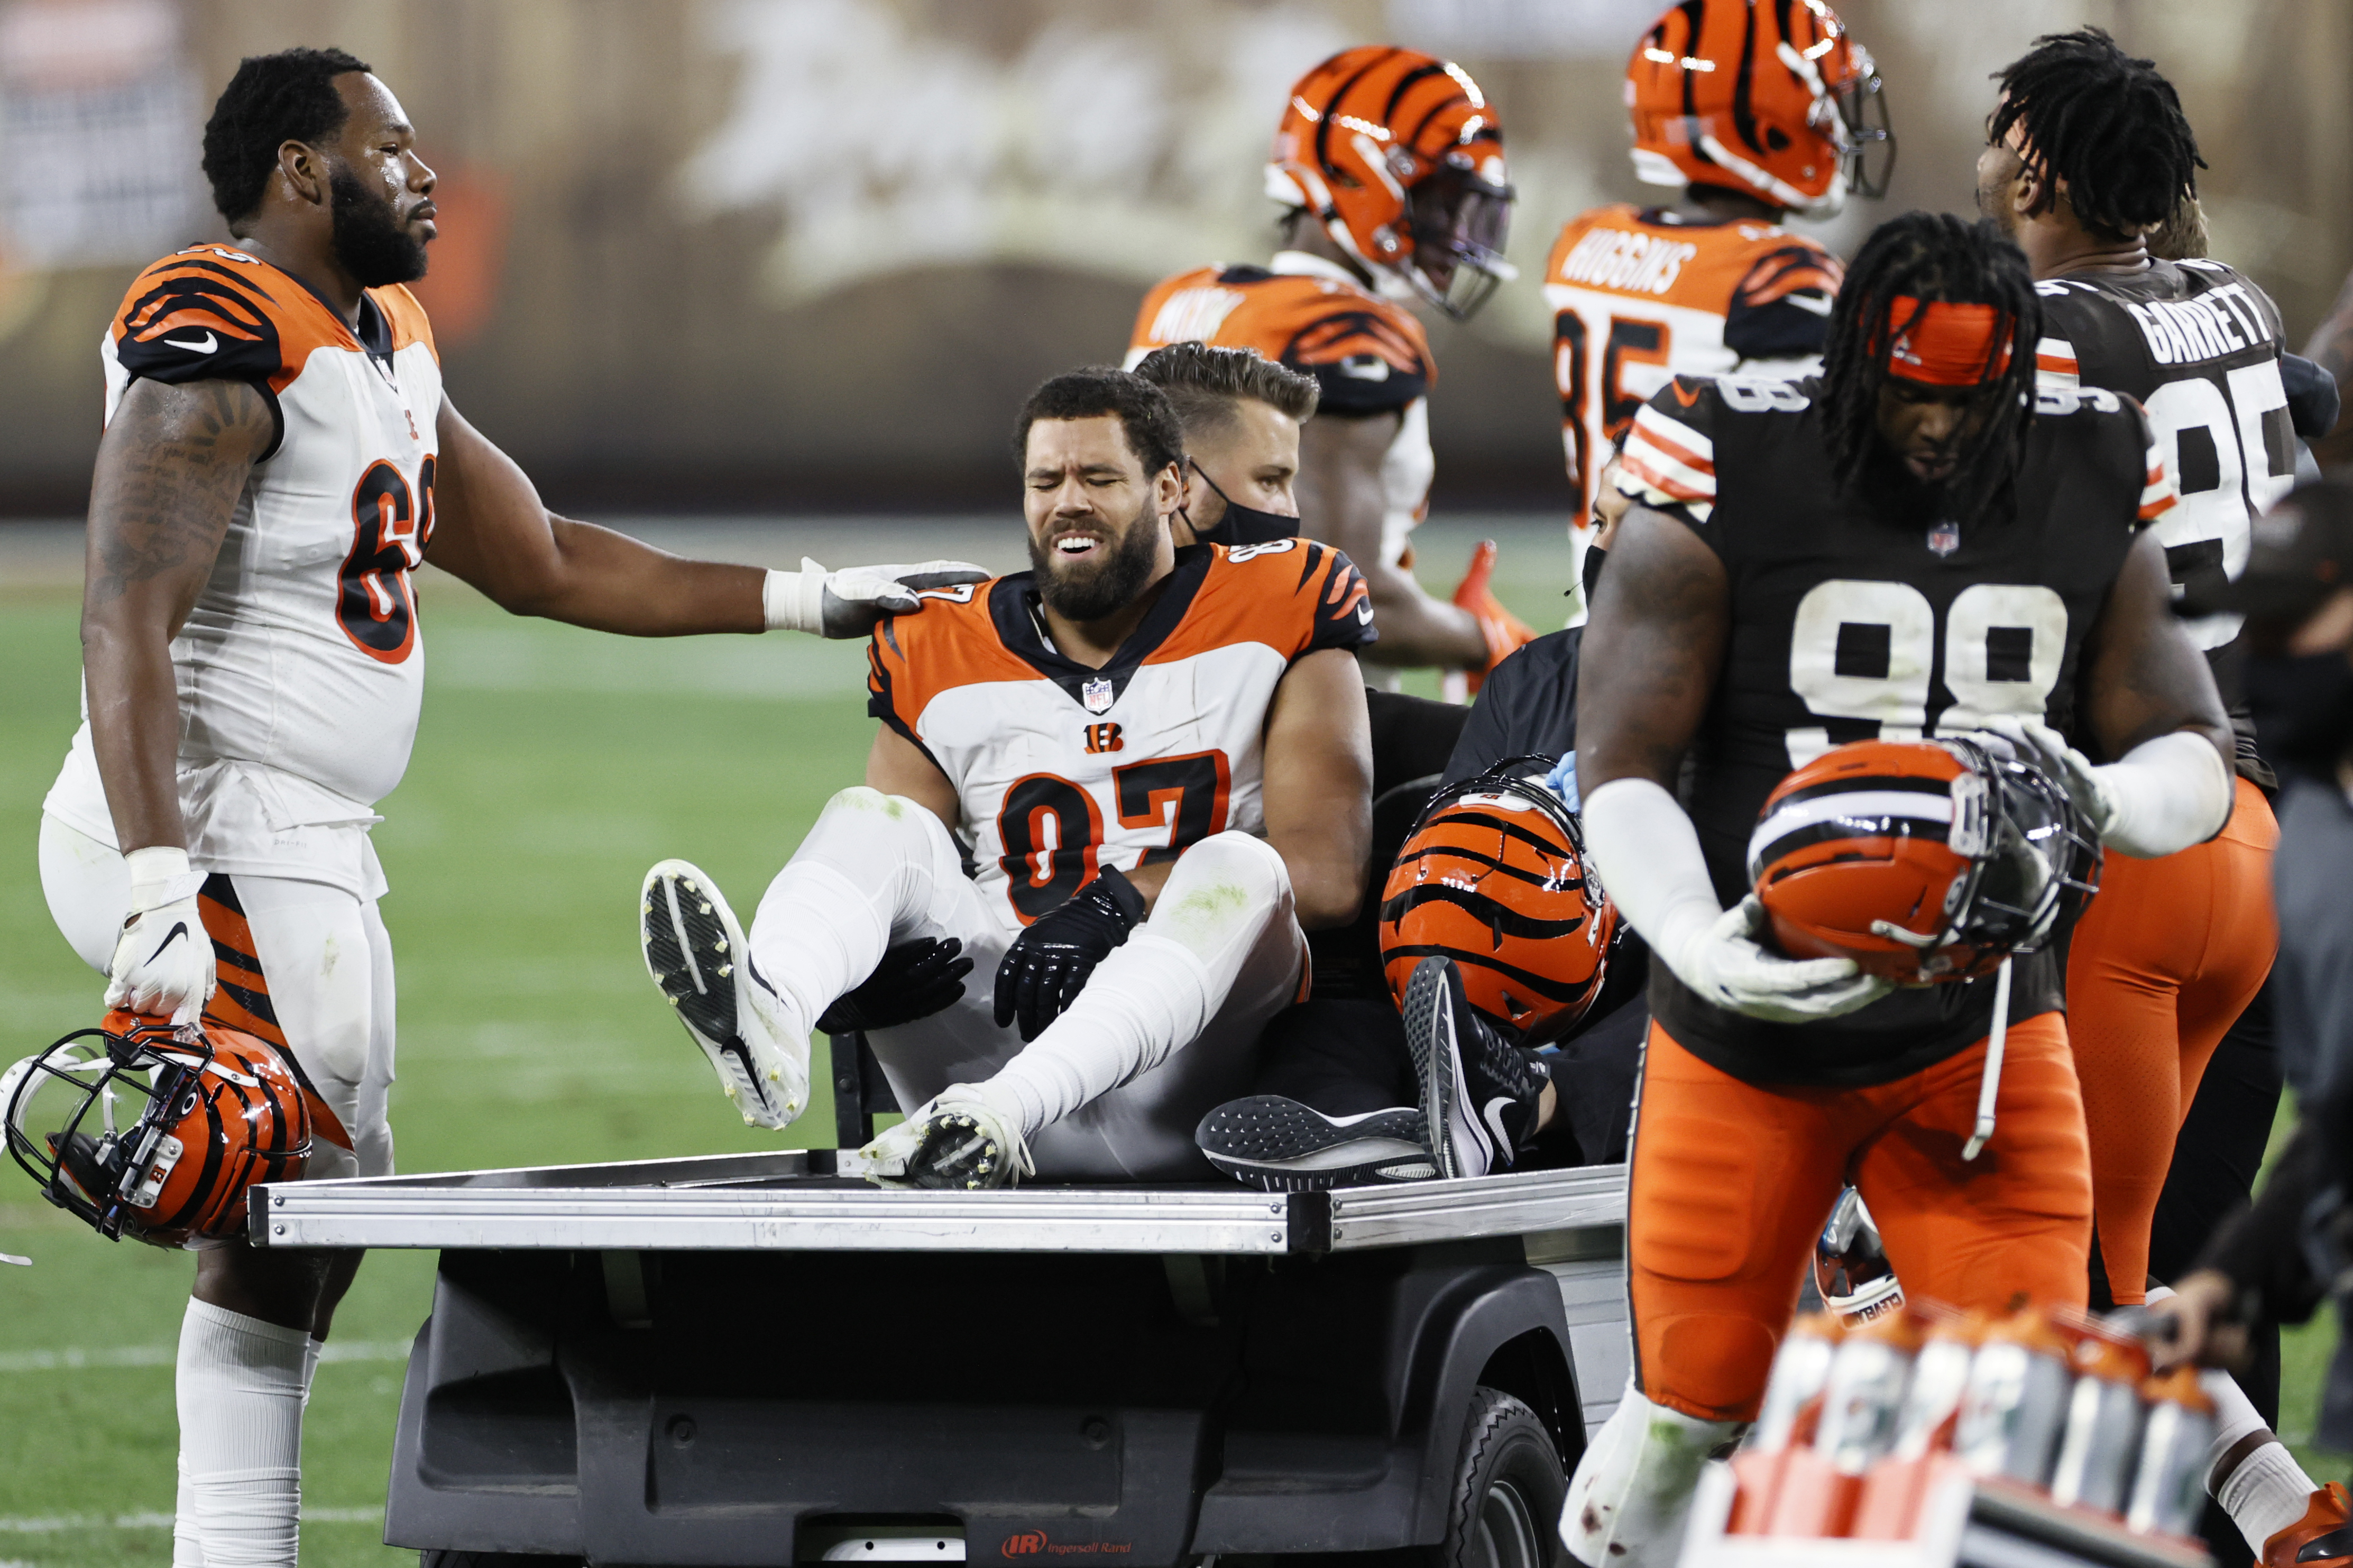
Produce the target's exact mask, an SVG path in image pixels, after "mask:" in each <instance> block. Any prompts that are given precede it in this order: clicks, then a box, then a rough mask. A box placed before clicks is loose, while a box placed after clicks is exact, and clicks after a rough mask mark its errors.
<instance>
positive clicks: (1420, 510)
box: [1125, 250, 1438, 562]
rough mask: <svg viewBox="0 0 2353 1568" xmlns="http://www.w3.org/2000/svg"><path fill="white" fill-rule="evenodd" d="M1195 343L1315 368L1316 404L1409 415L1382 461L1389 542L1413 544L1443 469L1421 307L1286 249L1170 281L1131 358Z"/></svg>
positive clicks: (1148, 306)
mask: <svg viewBox="0 0 2353 1568" xmlns="http://www.w3.org/2000/svg"><path fill="white" fill-rule="evenodd" d="M1187 342H1198V343H1208V344H1209V345H1211V346H1212V347H1215V348H1228V349H1253V350H1255V351H1257V353H1259V354H1260V356H1261V357H1262V358H1265V359H1271V360H1274V361H1277V362H1278V363H1282V364H1287V365H1289V366H1290V367H1291V368H1292V369H1293V370H1297V371H1303V372H1304V373H1305V374H1309V375H1312V376H1314V378H1315V381H1316V384H1317V386H1318V387H1319V389H1320V394H1319V396H1318V398H1317V402H1316V411H1317V412H1318V413H1322V414H1335V415H1338V416H1342V417H1344V418H1345V417H1351V416H1367V415H1376V414H1396V415H1398V416H1399V418H1398V433H1397V436H1396V438H1395V439H1393V440H1392V441H1391V442H1390V443H1389V447H1388V452H1387V453H1385V454H1384V455H1383V457H1382V459H1381V499H1382V529H1381V546H1382V552H1383V554H1384V555H1385V556H1386V557H1387V558H1388V560H1389V561H1391V562H1395V561H1397V560H1398V558H1400V557H1401V556H1402V555H1403V554H1404V552H1405V544H1406V536H1407V535H1408V534H1409V533H1410V532H1412V531H1413V528H1414V526H1415V524H1417V523H1419V521H1421V519H1422V517H1423V515H1424V514H1425V513H1426V512H1427V511H1428V510H1429V506H1430V479H1431V477H1432V475H1433V474H1435V472H1436V471H1437V463H1436V460H1435V459H1434V458H1432V457H1431V455H1430V414H1429V402H1428V399H1429V395H1430V388H1431V387H1432V386H1433V385H1435V384H1437V381H1438V363H1437V361H1435V360H1434V359H1432V358H1431V357H1430V338H1429V336H1428V334H1427V333H1425V332H1424V331H1422V328H1421V322H1420V321H1418V320H1416V319H1415V317H1414V314H1413V312H1412V311H1411V310H1407V309H1406V308H1405V307H1404V306H1403V305H1400V304H1398V303H1397V302H1396V301H1395V300H1385V299H1383V298H1381V296H1379V295H1378V294H1376V293H1374V292H1373V291H1372V290H1371V289H1366V288H1365V287H1364V286H1363V285H1361V284H1359V283H1358V282H1357V281H1356V279H1353V278H1351V277H1350V276H1349V275H1348V273H1347V271H1346V269H1345V268H1341V267H1338V266H1336V265H1335V264H1334V263H1332V262H1329V261H1325V260H1324V259H1323V258H1320V257H1314V256H1310V255H1308V254H1306V253H1305V252H1304V251H1298V250H1285V251H1281V252H1278V253H1277V254H1276V256H1275V258H1274V260H1273V263H1272V265H1271V266H1268V267H1225V266H1219V267H1202V268H1196V269H1195V270H1193V271H1191V272H1179V273H1178V274H1176V276H1175V277H1174V278H1169V279H1163V280H1162V281H1161V282H1160V283H1159V284H1158V285H1157V286H1155V288H1154V289H1153V290H1152V292H1150V293H1149V294H1146V295H1145V297H1144V306H1143V308H1142V309H1141V310H1138V311H1137V312H1136V315H1135V330H1134V332H1133V333H1132V334H1131V335H1130V337H1129V340H1128V348H1127V358H1126V361H1125V363H1126V365H1127V367H1128V368H1129V369H1130V370H1133V369H1134V368H1135V365H1136V362H1137V361H1139V360H1141V359H1143V358H1144V356H1145V354H1148V353H1151V352H1152V351H1153V350H1154V349H1156V348H1165V347H1166V346H1167V345H1168V344H1170V343H1187Z"/></svg>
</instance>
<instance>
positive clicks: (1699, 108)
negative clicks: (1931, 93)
mask: <svg viewBox="0 0 2353 1568" xmlns="http://www.w3.org/2000/svg"><path fill="white" fill-rule="evenodd" d="M1626 107H1627V108H1628V109H1629V110H1631V111H1632V112H1633V117H1634V172H1635V174H1637V175H1639V176H1640V177H1641V179H1642V180H1644V181H1646V182H1647V183H1649V184H1654V185H1678V186H1680V185H1687V184H1695V185H1718V186H1725V187H1729V188H1731V189H1733V190H1737V191H1744V192H1750V193H1754V194H1755V195H1757V196H1759V197H1762V198H1763V199H1764V200H1766V201H1767V202H1770V203H1772V204H1773V205H1775V206H1779V207H1789V208H1793V209H1795V210H1796V211H1798V212H1800V213H1803V214H1804V215H1805V216H1808V217H1828V216H1831V214H1832V213H1835V212H1837V211H1838V210H1839V207H1840V206H1841V205H1842V204H1843V203H1844V202H1845V200H1846V195H1847V192H1848V191H1849V190H1852V191H1853V192H1855V194H1857V195H1865V196H1883V195H1886V194H1887V177H1888V175H1889V174H1890V173H1892V172H1893V170H1894V166H1895V137H1894V133H1893V132H1890V131H1889V130H1888V126H1887V100H1885V99H1884V98H1883V97H1882V96H1881V88H1880V80H1879V68H1877V67H1876V66H1874V65H1873V64H1872V60H1871V56H1870V54H1869V53H1868V52H1867V51H1866V50H1865V49H1864V48H1863V47H1862V45H1860V44H1858V43H1856V42H1855V41H1854V40H1853V38H1852V37H1851V36H1849V34H1848V32H1847V30H1846V25H1845V24H1844V23H1842V22H1841V21H1840V20H1839V18H1838V13H1836V12H1835V11H1832V10H1831V8H1830V7H1829V6H1828V5H1823V4H1822V0H1683V3H1682V4H1681V5H1675V6H1673V7H1672V9H1670V10H1669V11H1668V12H1667V13H1666V14H1665V15H1664V16H1661V17H1660V18H1659V19H1658V21H1657V22H1655V23H1653V24H1652V25H1651V30H1650V31H1649V32H1647V33H1645V34H1643V35H1642V37H1641V41H1640V42H1639V43H1637V44H1636V45H1635V46H1634V57H1633V58H1632V59H1630V61H1628V62H1627V65H1626Z"/></svg>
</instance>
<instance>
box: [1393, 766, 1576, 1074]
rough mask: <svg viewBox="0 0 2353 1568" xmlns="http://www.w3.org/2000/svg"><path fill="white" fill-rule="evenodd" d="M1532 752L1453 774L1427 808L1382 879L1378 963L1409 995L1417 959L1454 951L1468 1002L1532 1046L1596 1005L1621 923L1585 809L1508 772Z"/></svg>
mask: <svg viewBox="0 0 2353 1568" xmlns="http://www.w3.org/2000/svg"><path fill="white" fill-rule="evenodd" d="M1527 760H1528V759H1525V758H1514V760H1513V761H1511V762H1507V763H1498V764H1497V765H1496V766H1495V767H1493V768H1490V769H1489V770H1487V772H1485V773H1481V774H1480V775H1479V776H1478V777H1476V778H1472V779H1465V780H1464V781H1462V782H1461V784H1452V785H1450V786H1449V787H1447V788H1445V789H1442V790H1440V791H1439V792H1438V794H1437V795H1435V796H1433V797H1432V798H1431V800H1430V805H1427V806H1425V807H1424V808H1423V809H1422V813H1421V816H1420V818H1419V820H1418V821H1416V822H1415V823H1414V826H1413V831H1412V832H1411V833H1410V834H1409V835H1407V837H1406V841H1405V846H1404V847H1403V848H1402V849H1400V850H1399V851H1398V858H1397V864H1396V866H1395V867H1393V868H1391V869H1390V871H1389V876H1388V883H1387V884H1386V885H1385V886H1383V888H1382V889H1381V925H1380V931H1381V969H1382V972H1383V973H1384V974H1386V975H1387V977H1388V983H1389V990H1390V991H1391V992H1392V993H1393V994H1396V996H1397V998H1398V1005H1399V1006H1402V1005H1404V1002H1405V990H1406V986H1407V984H1408V983H1409V982H1410V981H1411V980H1412V978H1413V970H1414V966H1415V965H1416V964H1418V963H1420V962H1421V961H1422V960H1423V959H1425V958H1428V957H1430V956H1431V955H1432V954H1437V955H1440V956H1442V957H1446V958H1451V959H1452V960H1453V961H1454V964H1455V967H1456V968H1457V969H1458V970H1460V971H1461V975H1462V986H1463V990H1464V992H1465V993H1466V994H1468V995H1469V997H1470V1000H1471V1005H1472V1006H1474V1007H1476V1008H1477V1009H1478V1010H1479V1011H1480V1012H1481V1013H1482V1014H1484V1015H1485V1016H1486V1017H1487V1018H1488V1020H1489V1021H1490V1022H1492V1023H1494V1024H1498V1025H1501V1026H1503V1027H1504V1028H1505V1029H1507V1030H1508V1031H1510V1033H1511V1035H1512V1037H1514V1038H1516V1039H1517V1040H1518V1041H1520V1043H1522V1044H1524V1045H1531V1046H1535V1045H1543V1044H1545V1043H1546V1042H1547V1041H1550V1040H1556V1039H1559V1038H1562V1037H1565V1036H1566V1035H1567V1034H1568V1032H1569V1031H1570V1030H1572V1029H1574V1028H1575V1027H1576V1026H1577V1025H1578V1024H1579V1023H1581V1022H1583V1021H1584V1018H1585V1016H1586V1014H1587V1013H1588V1012H1589V1011H1591V1010H1592V1007H1593V1002H1594V998H1595V997H1597V996H1599V995H1600V994H1601V985H1602V982H1603V981H1604V980H1606V979H1607V978H1608V976H1609V959H1610V955H1611V952H1612V950H1613V949H1614V948H1615V947H1616V945H1617V942H1618V934H1619V925H1618V910H1617V907H1616V906H1615V905H1613V904H1611V903H1610V902H1609V900H1608V899H1607V898H1606V897H1605V896H1603V894H1602V891H1601V885H1600V883H1599V882H1598V881H1595V880H1594V879H1593V878H1592V876H1591V874H1590V872H1589V871H1588V869H1587V868H1586V864H1585V835H1584V831H1583V829H1582V828H1580V827H1579V826H1578V825H1577V818H1576V817H1575V816H1572V815H1570V813H1569V811H1568V808H1567V807H1566V806H1564V805H1561V803H1560V801H1559V800H1558V799H1557V798H1556V797H1555V796H1554V795H1553V794H1552V792H1551V791H1549V790H1547V789H1546V788H1545V787H1544V786H1543V785H1542V784H1539V783H1537V782H1535V781H1534V780H1532V779H1525V778H1519V777H1515V776H1514V775H1512V774H1511V773H1507V772H1505V771H1504V770H1506V769H1510V768H1514V767H1517V766H1518V765H1519V764H1520V763H1523V762H1525V761H1527ZM1546 761H1549V759H1546Z"/></svg>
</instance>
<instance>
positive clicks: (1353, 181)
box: [1126, 45, 1534, 673]
mask: <svg viewBox="0 0 2353 1568" xmlns="http://www.w3.org/2000/svg"><path fill="white" fill-rule="evenodd" d="M1266 190H1267V195H1269V196H1271V197H1272V198H1273V199H1274V200H1275V201H1278V202H1280V203H1282V205H1283V206H1284V207H1285V208H1286V209H1288V212H1287V216H1285V218H1284V220H1283V222H1284V233H1285V240H1284V245H1283V248H1282V249H1281V250H1279V251H1277V252H1276V253H1275V255H1274V258H1273V259H1272V260H1271V262H1270V263H1269V264H1268V265H1267V266H1264V267H1255V266H1249V267H1237V266H1216V267H1203V268H1195V269H1194V270H1192V271H1189V272H1180V273H1178V274H1176V276H1175V277H1173V278H1169V279H1165V280H1164V281H1162V282H1161V283H1159V284H1158V285H1156V286H1155V288H1154V289H1152V291H1151V292H1150V293H1148V294H1146V295H1145V297H1144V304H1143V307H1142V309H1141V310H1138V311H1137V312H1136V317H1135V330H1134V333H1133V335H1132V337H1131V339H1130V341H1129V343H1128V351H1127V360H1126V364H1127V366H1128V368H1129V369H1131V370H1132V369H1134V367H1135V365H1136V363H1137V362H1138V361H1140V360H1142V359H1143V358H1144V356H1145V354H1148V353H1151V352H1152V351H1153V350H1155V349H1156V348H1161V347H1164V346H1166V345H1167V344H1169V343H1177V342H1194V341H1198V342H1206V343H1209V344H1212V345H1214V346H1219V347H1224V348H1245V349H1255V350H1257V351H1258V352H1259V353H1261V354H1262V355H1264V356H1265V357H1266V358H1268V359H1271V360H1274V361H1277V362H1279V363H1282V364H1287V365H1290V366H1291V367H1293V369H1295V370H1301V371H1304V372H1306V373H1307V374H1311V375H1313V376H1314V377H1315V379H1316V381H1317V382H1318V383H1319V384H1321V386H1322V389H1323V395H1322V399H1321V401H1320V403H1319V405H1318V406H1317V409H1316V413H1317V417H1316V418H1315V419H1314V420H1312V421H1310V422H1309V423H1308V425H1307V426H1306V428H1305V429H1304V430H1303V432H1302V435H1301V440H1300V472H1299V481H1298V488H1299V510H1300V515H1301V517H1302V518H1303V519H1304V526H1305V529H1306V531H1307V532H1308V533H1310V534H1312V535H1314V537H1316V538H1319V539H1323V540H1325V541H1328V542H1330V543H1332V544H1334V545H1335V546H1337V547H1338V548H1339V549H1340V550H1341V551H1342V552H1345V554H1346V555H1347V556H1348V557H1349V558H1350V559H1351V560H1353V561H1355V562H1356V563H1358V564H1359V566H1360V567H1361V568H1362V570H1363V572H1364V574H1365V581H1366V584H1367V585H1368V586H1369V587H1370V588H1371V590H1372V595H1373V601H1372V602H1373V616H1374V624H1375V626H1377V627H1378V629H1379V631H1380V642H1379V644H1378V646H1377V647H1375V648H1374V649H1372V650H1370V651H1368V652H1367V654H1366V658H1367V659H1368V660H1370V661H1372V662H1375V663H1378V664H1386V665H1398V666H1409V667H1410V666H1427V665H1437V666H1439V667H1440V668H1446V669H1463V670H1470V671H1472V672H1474V673H1475V672H1483V671H1485V670H1486V669H1488V668H1491V667H1492V666H1493V664H1494V663H1495V661H1496V660H1498V659H1500V658H1503V657H1504V655H1505V654H1507V653H1509V652H1511V651H1512V649H1514V648H1515V647H1519V646H1520V644H1521V643H1523V642H1525V641H1526V640H1527V639H1528V638H1529V637H1531V636H1533V635H1534V634H1533V633H1532V632H1530V631H1529V629H1528V628H1527V627H1526V626H1524V625H1522V624H1521V623H1520V622H1519V621H1518V620H1516V619H1515V618H1514V617H1513V616H1512V615H1511V613H1510V612H1509V611H1507V610H1505V609H1504V607H1503V605H1501V604H1500V603H1498V602H1497V601H1496V599H1495V597H1494V595H1493V594H1492V593H1490V592H1489V591H1488V588H1487V576H1488V571H1489V569H1490V568H1491V567H1492V565H1493V551H1492V549H1489V548H1487V547H1483V546H1482V550H1481V552H1480V554H1479V555H1478V556H1477V557H1475V558H1474V560H1473V563H1472V569H1471V572H1470V573H1469V574H1467V575H1466V576H1465V577H1464V579H1463V582H1462V585H1461V588H1459V589H1457V590H1456V592H1455V595H1454V603H1452V604H1451V605H1450V604H1445V603H1442V602H1440V600H1437V599H1434V598H1432V597H1430V595H1428V594H1426V593H1424V592H1423V591H1422V588H1421V585H1420V584H1419V583H1417V582H1415V581H1414V578H1413V574H1412V571H1411V569H1410V568H1411V563H1412V552H1411V549H1410V548H1409V538H1408V536H1409V534H1411V532H1412V531H1413V529H1414V527H1415V525H1416V524H1418V523H1419V522H1420V521H1421V520H1422V517H1423V516H1424V514H1425V513H1426V512H1427V511H1428V510H1429V503H1430V476H1431V474H1432V473H1433V472H1434V471H1435V468H1436V459H1435V458H1432V456H1431V455H1430V412H1429V402H1430V388H1431V387H1432V386H1434V385H1435V384H1437V381H1438V366H1437V363H1436V362H1435V361H1434V360H1433V359H1432V358H1431V357H1430V340H1429V338H1428V337H1427V335H1426V334H1425V333H1424V332H1423V331H1422V328H1421V323H1420V322H1419V321H1416V320H1415V319H1414V316H1413V312H1412V311H1411V310H1408V309H1407V308H1406V303H1407V302H1408V301H1410V300H1421V301H1423V302H1424V303H1427V304H1430V305H1432V306H1434V307H1436V308H1437V309H1439V310H1443V311H1444V312H1445V313H1446V314H1447V315H1449V316H1451V317H1452V318H1453V319H1454V320H1456V321H1466V320H1468V319H1469V318H1470V317H1471V315H1472V313H1473V312H1475V311H1476V310H1478V309H1479V307H1480V306H1481V305H1482V304H1484V303H1485V302H1486V300H1487V297H1488V295H1489V294H1491V293H1492V292H1493V290H1494V289H1495V287H1496V286H1497V285H1498V284H1499V283H1501V282H1503V281H1504V280H1505V279H1510V278H1511V277H1513V276H1514V272H1513V268H1511V266H1510V264H1509V263H1507V262H1505V261H1504V236H1505V234H1506V233H1507V231H1508V229H1509V226H1510V222H1511V204H1512V187H1511V184H1510V182H1509V181H1508V179H1507V178H1506V176H1505V173H1504V132H1503V126H1502V124H1501V122H1500V121H1498V120H1497V118H1496V114H1495V109H1494V106H1493V104H1491V103H1490V102H1488V100H1487V98H1486V95H1485V94H1484V93H1482V92H1481V91H1480V89H1479V84H1478V83H1477V82H1475V81H1472V79H1471V76H1470V73H1469V72H1467V71H1465V70H1464V69H1463V68H1461V67H1460V66H1458V65H1454V64H1451V63H1450V62H1448V61H1445V60H1440V59H1437V58H1433V57H1431V56H1429V55H1425V54H1418V53H1416V52H1415V51H1413V50H1411V49H1400V48H1392V47H1388V46H1385V45H1374V46H1366V47H1361V48H1354V49H1346V50H1344V51H1342V52H1341V53H1339V54H1336V55H1335V56H1333V57H1332V58H1330V59H1328V60H1325V61H1324V63H1323V64H1322V65H1319V66H1317V67H1316V68H1314V70H1311V71H1309V72H1308V73H1307V74H1306V75H1305V76H1304V77H1302V78H1301V79H1300V80H1299V82H1298V84H1297V85H1296V86H1295V87H1293V89H1292V90H1291V96H1290V98H1289V99H1288V100H1286V105H1285V107H1284V109H1283V111H1282V124H1281V125H1280V126H1279V127H1278V129H1277V130H1276V132H1275V137H1274V155H1273V157H1272V159H1271V162H1269V163H1268V164H1267V167H1266ZM1240 542H1247V541H1240Z"/></svg>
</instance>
